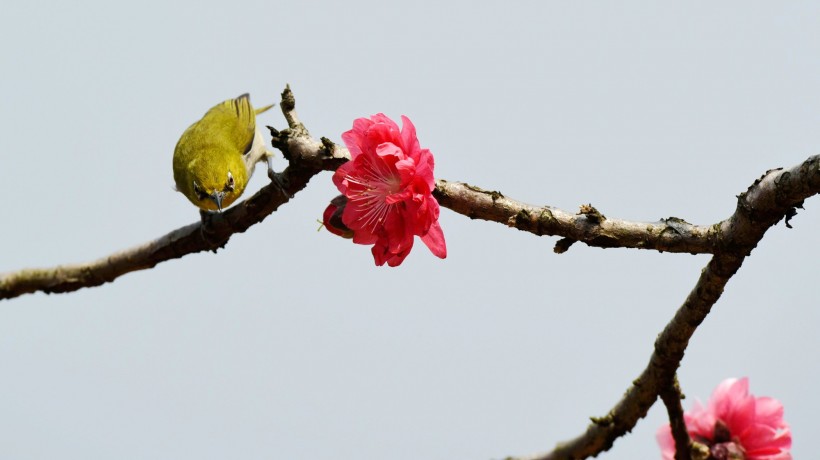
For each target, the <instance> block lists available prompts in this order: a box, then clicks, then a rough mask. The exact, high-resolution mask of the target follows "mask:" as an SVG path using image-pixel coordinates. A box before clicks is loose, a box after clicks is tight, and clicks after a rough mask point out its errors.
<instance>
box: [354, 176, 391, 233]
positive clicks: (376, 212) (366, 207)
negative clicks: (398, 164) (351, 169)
mask: <svg viewBox="0 0 820 460" xmlns="http://www.w3.org/2000/svg"><path fill="white" fill-rule="evenodd" d="M374 163H375V164H374ZM345 178H346V179H347V181H348V182H350V183H353V184H357V185H359V186H360V187H361V188H360V189H359V190H358V191H357V193H355V194H353V195H352V196H349V199H350V200H351V201H352V204H353V206H355V207H356V209H357V210H358V211H359V212H358V213H357V215H358V218H357V219H356V220H357V221H359V222H360V223H361V225H362V227H364V228H368V229H370V230H371V231H375V230H376V228H377V227H379V226H380V225H382V224H383V223H384V220H385V218H386V217H387V215H388V214H389V213H390V212H391V211H392V210H393V208H395V207H396V206H398V205H399V204H400V203H399V202H400V201H401V200H396V199H391V196H392V195H394V194H395V193H397V192H399V191H400V190H401V177H399V175H398V174H397V173H396V172H394V171H391V168H390V167H389V166H387V165H386V164H384V163H381V162H366V163H365V164H364V165H363V167H362V168H361V169H360V170H358V171H356V173H354V174H349V175H347V176H346V177H345Z"/></svg>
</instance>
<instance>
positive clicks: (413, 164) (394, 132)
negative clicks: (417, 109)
mask: <svg viewBox="0 0 820 460" xmlns="http://www.w3.org/2000/svg"><path fill="white" fill-rule="evenodd" d="M401 119H402V129H401V130H399V127H398V125H397V124H396V123H395V122H394V121H393V120H391V119H390V118H387V117H386V116H385V115H383V114H381V113H379V114H376V115H373V116H372V117H370V118H369V119H368V118H358V119H356V120H355V121H354V122H353V129H351V130H350V131H347V132H345V133H344V134H342V140H343V141H344V142H345V145H347V148H348V150H349V151H350V156H351V160H350V161H348V162H347V163H345V164H343V165H342V166H340V167H339V169H337V170H336V172H335V173H334V174H333V183H334V184H336V187H337V188H338V189H339V191H340V192H342V194H344V196H346V197H347V200H348V201H347V205H346V206H345V207H344V211H343V212H342V222H343V223H344V225H345V226H346V227H347V228H348V229H350V230H351V231H352V232H353V242H354V243H357V244H372V245H373V248H372V250H371V252H372V253H373V258H374V259H375V261H376V265H384V263H385V262H386V263H387V265H389V266H391V267H395V266H397V265H399V264H401V263H402V261H403V260H404V258H405V257H407V254H409V253H410V249H412V248H413V239H414V236H419V237H421V241H422V242H423V243H424V244H425V245H427V247H428V248H430V251H432V252H433V254H434V255H436V256H437V257H440V258H442V259H443V258H445V257H447V246H446V245H445V242H444V233H443V232H442V231H441V227H440V226H439V223H438V216H439V205H438V202H437V201H436V200H435V198H433V195H432V191H433V189H434V187H435V179H434V178H433V154H432V153H430V151H429V150H427V149H422V148H421V147H420V146H419V141H418V139H417V138H416V128H415V127H414V126H413V123H411V122H410V120H409V119H408V118H407V117H405V116H402V117H401ZM326 212H327V211H326Z"/></svg>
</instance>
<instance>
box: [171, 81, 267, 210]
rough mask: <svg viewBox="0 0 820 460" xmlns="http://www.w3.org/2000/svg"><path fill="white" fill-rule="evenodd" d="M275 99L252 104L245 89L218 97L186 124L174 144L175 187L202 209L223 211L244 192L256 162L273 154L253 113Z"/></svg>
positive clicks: (255, 113)
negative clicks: (219, 99)
mask: <svg viewBox="0 0 820 460" xmlns="http://www.w3.org/2000/svg"><path fill="white" fill-rule="evenodd" d="M271 107H273V104H271V105H268V106H265V107H262V108H259V109H254V108H253V106H252V105H251V100H250V95H248V94H247V93H245V94H242V95H241V96H239V97H237V98H235V99H228V100H225V101H222V102H220V103H219V104H216V105H215V106H213V107H212V108H211V109H210V110H208V111H207V112H206V113H205V115H203V117H202V118H201V119H199V120H197V121H196V122H194V123H193V124H192V125H191V126H189V127H188V129H186V130H185V131H184V132H183V133H182V136H180V138H179V141H178V142H177V144H176V147H175V148H174V164H173V167H174V182H175V183H176V190H177V191H179V192H181V193H182V194H183V195H185V197H186V198H188V200H190V201H191V203H193V204H194V205H196V206H197V207H199V208H200V209H201V210H203V211H218V212H221V211H222V210H223V209H224V208H226V207H228V206H230V205H231V203H233V202H234V201H236V199H237V198H239V197H240V196H241V195H242V192H244V191H245V187H246V186H247V185H248V181H249V180H250V178H251V175H253V171H254V168H255V167H256V163H258V162H260V161H267V163H268V172H269V175H271V176H272V177H274V175H272V174H271V173H272V172H273V169H272V162H271V159H272V157H273V153H272V152H270V151H269V150H268V149H267V147H266V146H265V142H264V139H263V137H262V132H261V130H260V129H259V128H258V127H257V126H256V115H258V114H260V113H263V112H265V111H267V110H268V109H270V108H271Z"/></svg>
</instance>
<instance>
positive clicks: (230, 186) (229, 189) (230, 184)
mask: <svg viewBox="0 0 820 460" xmlns="http://www.w3.org/2000/svg"><path fill="white" fill-rule="evenodd" d="M233 189H234V180H233V174H231V172H230V171H228V183H227V184H225V191H226V192H232V191H233Z"/></svg>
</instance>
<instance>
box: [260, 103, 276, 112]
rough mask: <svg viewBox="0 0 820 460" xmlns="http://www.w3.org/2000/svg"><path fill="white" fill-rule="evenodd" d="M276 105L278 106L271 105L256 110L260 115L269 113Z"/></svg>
mask: <svg viewBox="0 0 820 460" xmlns="http://www.w3.org/2000/svg"><path fill="white" fill-rule="evenodd" d="M274 105H276V104H271V105H266V106H264V107H260V108H258V109H256V114H257V115H259V114H260V113H263V112H267V111H268V110H270V108H271V107H273V106H274Z"/></svg>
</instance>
